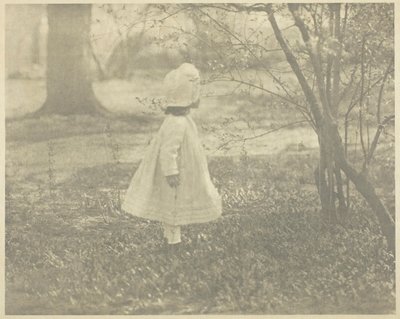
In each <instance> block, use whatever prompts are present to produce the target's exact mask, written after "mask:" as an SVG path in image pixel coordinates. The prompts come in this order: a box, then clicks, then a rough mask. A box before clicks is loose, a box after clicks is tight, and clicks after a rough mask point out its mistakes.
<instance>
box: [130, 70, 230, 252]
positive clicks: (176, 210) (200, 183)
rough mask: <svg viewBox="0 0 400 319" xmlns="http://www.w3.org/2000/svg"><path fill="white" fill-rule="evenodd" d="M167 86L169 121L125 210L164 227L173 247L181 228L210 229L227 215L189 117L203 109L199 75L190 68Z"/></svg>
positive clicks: (172, 74) (166, 81) (135, 179)
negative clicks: (194, 110)
mask: <svg viewBox="0 0 400 319" xmlns="http://www.w3.org/2000/svg"><path fill="white" fill-rule="evenodd" d="M164 86H165V89H166V97H167V101H168V107H167V109H166V111H165V113H166V114H167V116H166V118H165V120H164V122H163V124H162V125H161V127H160V129H159V131H158V133H157V135H156V136H155V138H154V139H153V140H152V141H151V143H150V146H149V148H148V150H147V152H146V154H145V156H144V158H143V160H142V162H141V164H140V166H139V168H138V170H137V171H136V173H135V175H134V177H133V179H132V181H131V184H130V186H129V188H128V190H127V193H126V196H125V201H124V203H123V205H122V208H123V209H124V210H125V211H126V212H128V213H130V214H132V215H135V216H139V217H144V218H148V219H151V220H157V221H160V222H162V225H163V230H164V237H165V238H166V240H167V242H168V244H177V243H180V242H181V228H180V226H181V225H186V224H193V223H205V222H209V221H211V220H214V219H217V218H218V217H219V216H220V215H221V211H222V210H221V197H220V196H219V194H218V192H217V190H216V189H215V187H214V185H213V184H212V182H211V179H210V175H209V172H208V166H207V159H206V156H205V154H204V152H203V149H202V146H201V144H200V140H199V137H198V134H197V128H196V125H195V123H194V122H193V120H192V118H191V117H190V115H189V112H190V109H191V108H197V107H198V105H199V95H200V75H199V71H198V70H197V69H196V68H195V66H194V65H192V64H189V63H184V64H182V65H181V66H180V67H179V68H177V69H175V70H173V71H171V72H170V73H168V74H167V76H166V77H165V79H164Z"/></svg>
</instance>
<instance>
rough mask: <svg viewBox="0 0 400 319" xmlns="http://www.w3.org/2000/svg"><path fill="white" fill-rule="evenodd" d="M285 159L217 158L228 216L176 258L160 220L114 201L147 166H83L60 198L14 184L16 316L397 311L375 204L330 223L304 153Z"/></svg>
mask: <svg viewBox="0 0 400 319" xmlns="http://www.w3.org/2000/svg"><path fill="white" fill-rule="evenodd" d="M275 160H276V156H275V157H274V156H272V157H259V158H249V157H242V158H239V159H237V160H234V159H232V158H225V157H223V158H214V159H213V160H212V161H211V163H210V170H211V173H212V176H213V178H214V181H215V183H216V185H217V186H218V187H219V189H220V192H221V194H222V195H223V198H224V215H223V217H222V218H221V219H220V220H218V221H216V222H212V223H209V224H200V225H190V226H186V227H184V228H183V236H184V245H183V247H182V249H181V251H178V252H176V253H174V254H170V253H168V252H167V251H166V250H165V249H163V248H162V246H161V229H160V226H159V225H158V224H157V223H155V222H148V221H146V220H143V219H139V218H135V217H132V216H130V215H125V214H124V213H119V212H118V211H117V210H113V209H110V207H112V205H110V203H113V202H114V203H115V201H116V197H115V189H121V190H124V189H126V187H127V185H128V183H129V180H130V176H131V175H132V172H133V171H134V169H135V167H137V164H136V165H132V164H118V165H113V164H109V165H106V166H104V165H102V166H97V167H92V168H85V169H82V170H80V171H79V172H77V174H76V175H75V176H72V177H71V178H69V179H67V180H65V181H64V182H62V183H58V184H57V186H56V190H55V194H53V195H54V196H53V197H49V194H48V191H46V190H45V189H42V190H39V189H32V188H34V187H33V185H29V184H25V185H21V184H14V183H13V182H12V181H7V187H9V188H11V189H12V192H10V194H9V195H8V197H7V214H6V224H7V229H6V264H7V269H6V283H7V294H6V313H7V314H42V315H43V314H196V313H205V314H207V313H208V314H211V313H225V314H228V313H247V314H249V313H252V314H266V313H269V314H285V313H286V314H291V313H393V311H394V303H395V298H394V261H393V258H392V257H391V256H390V255H389V254H388V253H387V251H386V249H385V245H384V242H383V239H382V237H381V236H380V235H379V234H378V233H377V232H376V229H375V228H374V226H373V225H375V222H374V217H373V216H372V214H371V212H369V210H368V209H367V208H366V207H365V203H363V201H362V200H360V199H358V198H357V197H355V198H354V200H353V202H354V205H353V209H352V210H351V212H350V215H349V220H348V226H347V227H346V228H343V227H339V226H337V227H326V226H324V225H323V224H322V223H321V220H320V216H319V213H318V197H317V194H316V192H315V190H314V188H313V187H310V186H311V185H310V182H311V181H310V180H309V176H310V174H309V173H310V172H309V170H311V167H307V165H305V164H304V163H306V161H305V159H304V158H299V157H293V156H282V157H281V158H279V161H275ZM276 163H278V164H276ZM300 168H302V170H300ZM122 192H123V191H122ZM98 199H101V200H100V201H97V200H98ZM371 225H372V226H371Z"/></svg>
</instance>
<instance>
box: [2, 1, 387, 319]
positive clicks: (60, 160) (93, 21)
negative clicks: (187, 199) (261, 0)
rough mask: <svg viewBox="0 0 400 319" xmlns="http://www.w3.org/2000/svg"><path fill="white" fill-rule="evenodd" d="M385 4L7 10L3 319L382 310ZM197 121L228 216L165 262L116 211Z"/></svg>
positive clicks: (149, 226)
mask: <svg viewBox="0 0 400 319" xmlns="http://www.w3.org/2000/svg"><path fill="white" fill-rule="evenodd" d="M393 45H394V5H393V4H385V3H380V4H372V3H371V4H356V3H351V4H350V3H341V4H317V3H316V4H301V5H299V4H274V5H269V4H221V3H219V4H180V5H175V4H174V5H172V4H162V5H161V4H143V5H133V4H132V5H107V4H104V5H7V6H6V52H5V53H6V70H5V72H6V87H5V89H6V313H7V314H199V313H205V314H210V313H218V314H237V313H243V314H301V313H308V314H325V313H330V314H332V313H337V314H339V313H343V314H345V313H349V314H350V313H360V314H366V313H368V314H373V313H394V311H395V284H394V283H395V273H394V269H395V266H394V255H393V252H394V246H395V245H394V244H395V243H394V218H395V182H394V47H393ZM183 62H190V63H194V64H195V65H196V66H197V67H198V68H199V69H200V70H201V73H202V84H203V92H202V96H203V98H202V101H201V105H200V109H199V110H196V111H195V112H194V113H193V117H194V118H195V121H196V122H197V123H198V126H199V129H200V131H201V136H202V139H203V143H204V148H205V150H206V151H207V154H208V158H209V168H210V172H211V175H212V178H213V181H214V183H215V184H216V186H217V187H218V189H219V191H220V193H221V194H222V197H223V206H224V211H223V217H222V218H221V219H220V220H218V221H216V222H213V223H209V224H204V225H192V226H187V227H185V228H184V229H183V236H184V242H185V244H184V249H183V250H182V251H181V252H180V253H177V254H176V255H173V256H171V255H170V254H167V253H166V252H164V251H162V250H160V247H159V245H160V242H161V237H162V236H161V229H160V227H159V225H158V224H157V223H154V222H148V221H146V220H142V219H137V218H135V217H132V216H129V215H127V214H125V213H124V212H122V211H121V210H120V203H121V200H122V198H123V195H124V192H125V190H126V188H127V186H128V184H129V182H130V179H131V177H132V176H133V174H134V171H135V169H136V168H137V167H138V164H139V161H140V159H141V157H142V155H143V151H144V149H145V147H146V145H147V144H148V142H149V140H150V139H151V136H152V134H154V132H156V130H157V128H158V127H159V125H160V123H161V121H162V119H163V116H164V115H163V112H162V105H163V97H162V79H163V77H164V76H165V74H166V73H167V72H168V71H169V70H171V69H172V68H174V67H177V66H178V65H179V64H181V63H183Z"/></svg>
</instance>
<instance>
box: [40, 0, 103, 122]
mask: <svg viewBox="0 0 400 319" xmlns="http://www.w3.org/2000/svg"><path fill="white" fill-rule="evenodd" d="M47 13H48V23H49V33H48V44H47V99H46V101H45V103H44V105H43V106H42V108H41V109H39V111H38V114H48V113H50V114H63V115H68V114H77V113H104V112H105V109H104V108H103V107H102V106H101V105H100V103H99V101H98V100H97V99H96V97H95V95H94V92H93V88H92V82H91V79H90V72H89V55H90V46H89V41H90V40H89V32H90V24H91V5H89V4H49V5H48V6H47Z"/></svg>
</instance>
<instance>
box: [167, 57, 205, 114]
mask: <svg viewBox="0 0 400 319" xmlns="http://www.w3.org/2000/svg"><path fill="white" fill-rule="evenodd" d="M164 93H165V96H166V98H167V105H168V106H177V107H186V106H189V105H190V104H192V103H194V102H196V101H197V100H198V99H199V98H200V73H199V70H197V69H196V67H195V66H194V65H193V64H190V63H183V64H181V65H180V66H179V67H178V68H177V69H175V70H172V71H171V72H169V73H168V74H167V75H166V76H165V78H164Z"/></svg>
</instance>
